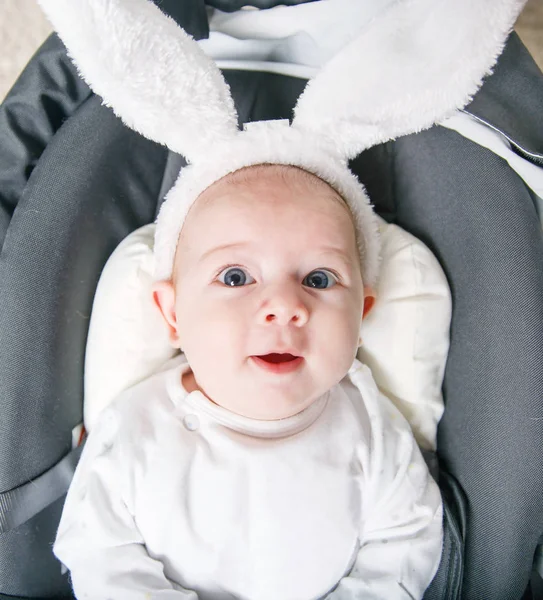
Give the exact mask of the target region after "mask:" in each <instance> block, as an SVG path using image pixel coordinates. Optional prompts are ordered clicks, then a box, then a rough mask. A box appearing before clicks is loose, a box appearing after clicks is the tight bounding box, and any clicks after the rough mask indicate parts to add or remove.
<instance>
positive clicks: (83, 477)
mask: <svg viewBox="0 0 543 600" xmlns="http://www.w3.org/2000/svg"><path fill="white" fill-rule="evenodd" d="M120 445H121V444H120V440H119V431H118V420H117V415H116V413H114V412H113V411H112V410H111V409H106V411H105V413H104V414H103V415H102V416H101V418H100V419H99V420H98V422H97V424H96V425H95V428H94V429H93V431H92V433H91V434H90V435H89V438H88V440H87V443H86V446H85V448H84V450H83V453H82V456H81V460H80V463H79V465H78V467H77V469H76V473H75V476H74V479H73V482H72V485H71V486H70V489H69V491H68V496H67V498H66V503H65V505H64V511H63V513H62V519H61V522H60V527H59V530H58V533H57V539H56V541H55V545H54V553H55V554H56V556H57V557H58V558H59V560H60V561H61V562H62V563H63V564H64V565H65V566H66V567H67V568H68V569H69V570H70V572H71V577H72V585H73V588H74V592H75V594H76V597H77V598H78V599H79V600H80V599H83V598H89V599H91V600H106V599H110V598H115V599H117V598H119V599H120V598H122V599H123V600H139V599H140V598H141V600H144V599H145V600H151V599H152V600H155V599H156V600H174V599H175V600H197V595H196V594H195V593H194V592H191V591H188V590H184V589H183V588H181V587H180V586H179V585H176V584H174V583H173V582H171V581H169V580H168V579H167V578H166V576H165V575H164V570H163V565H162V563H161V562H160V561H158V560H154V559H153V558H151V557H150V556H149V554H148V553H147V550H146V548H145V543H144V541H143V539H142V537H141V534H140V532H139V531H138V528H137V527H136V525H135V523H134V519H133V517H132V515H131V514H130V511H129V510H128V508H127V506H126V503H125V501H124V499H123V491H124V489H125V482H126V481H127V480H128V477H129V475H128V474H127V472H126V468H127V467H126V465H124V464H122V463H121V458H120V453H121V450H120V448H119V446H120ZM157 510H160V507H157Z"/></svg>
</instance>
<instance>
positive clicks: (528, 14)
mask: <svg viewBox="0 0 543 600" xmlns="http://www.w3.org/2000/svg"><path fill="white" fill-rule="evenodd" d="M74 1H77V0H74ZM179 1H180V2H183V1H184V0H179ZM516 29H517V31H518V33H519V35H520V37H521V38H522V40H523V41H524V43H525V44H526V46H527V47H528V49H529V50H530V52H531V53H532V55H533V56H534V58H535V59H536V61H537V62H538V64H539V66H540V68H541V69H542V70H543V0H529V2H528V4H527V5H526V8H525V9H524V11H523V13H522V15H521V16H520V18H519V20H518V22H517V27H516ZM49 33H50V27H49V24H48V23H47V21H46V20H45V18H44V17H43V16H42V14H41V12H40V9H39V8H38V7H37V5H36V0H0V100H1V99H3V98H4V96H5V95H6V94H7V92H8V91H9V89H10V88H11V86H12V85H13V82H14V81H15V79H16V78H17V76H18V74H19V73H20V72H21V70H22V69H23V68H24V66H25V65H26V63H27V62H28V61H29V59H30V57H31V56H32V54H33V53H34V52H35V51H36V49H37V48H38V47H39V45H40V44H41V43H42V42H43V40H44V39H45V38H46V37H47V35H48V34H49Z"/></svg>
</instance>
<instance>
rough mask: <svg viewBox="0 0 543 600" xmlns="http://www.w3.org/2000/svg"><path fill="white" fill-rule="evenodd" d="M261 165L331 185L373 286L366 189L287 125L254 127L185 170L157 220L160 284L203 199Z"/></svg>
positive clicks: (374, 226) (372, 226) (373, 236)
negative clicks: (348, 216)
mask: <svg viewBox="0 0 543 600" xmlns="http://www.w3.org/2000/svg"><path fill="white" fill-rule="evenodd" d="M262 163H270V164H280V165H294V166H298V167H301V168H303V169H305V170H307V171H309V172H311V173H313V174H315V175H317V176H318V177H320V178H321V179H323V180H324V181H326V182H327V183H328V184H330V185H331V186H332V187H333V188H334V189H335V190H336V191H337V192H338V193H339V194H340V195H341V196H342V197H343V199H344V200H345V201H346V202H347V204H348V206H349V208H350V210H351V213H352V214H353V217H354V221H355V225H356V229H357V242H358V248H359V252H360V261H361V266H362V278H363V280H364V282H365V283H366V284H367V285H370V286H374V285H375V283H376V280H377V273H378V265H379V237H378V223H377V220H376V216H375V214H374V212H373V210H372V208H371V205H370V203H369V199H368V196H367V195H366V192H365V190H364V187H363V186H362V185H361V184H360V182H359V181H358V179H357V178H356V176H355V175H353V173H352V172H351V171H350V170H349V168H348V166H347V163H346V162H345V161H344V160H343V159H342V157H341V156H339V155H337V154H336V155H334V153H333V152H332V151H331V150H330V148H326V147H323V146H322V144H321V142H320V140H319V138H317V137H314V138H313V136H310V135H307V134H306V133H304V132H301V131H299V130H297V129H295V128H293V127H289V126H288V124H287V125H286V126H285V125H284V122H282V121H267V122H259V123H252V124H251V127H249V128H248V129H247V131H244V132H240V134H239V135H237V136H236V138H235V139H232V140H231V141H229V142H228V143H226V144H225V145H224V147H222V146H221V145H220V144H217V145H215V146H214V147H213V148H210V151H209V153H208V156H207V161H205V162H199V163H198V164H193V165H190V166H188V167H185V168H184V169H182V171H181V174H180V176H179V178H178V179H177V181H176V183H175V185H174V186H173V188H172V189H171V190H170V191H169V193H168V195H167V196H166V200H165V202H164V204H163V205H162V209H161V211H160V213H159V215H158V219H157V229H156V239H155V261H156V262H155V277H156V279H158V280H160V279H170V278H171V275H172V268H173V262H174V257H175V250H176V248H177V241H178V238H179V234H180V232H181V228H182V226H183V222H184V221H185V218H186V216H187V214H188V211H189V209H190V207H191V206H192V204H193V203H194V201H195V200H196V199H197V198H198V196H199V195H200V194H201V193H202V192H203V191H204V190H205V189H206V188H208V187H209V186H210V185H211V184H213V183H215V182H216V181H218V180H219V179H221V178H222V177H224V176H225V175H227V174H228V173H232V172H234V171H237V170H239V169H241V168H243V167H246V166H250V165H257V164H262Z"/></svg>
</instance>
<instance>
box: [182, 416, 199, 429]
mask: <svg viewBox="0 0 543 600" xmlns="http://www.w3.org/2000/svg"><path fill="white" fill-rule="evenodd" d="M183 423H184V425H185V427H186V428H187V429H188V430H189V431H196V430H197V429H198V427H200V419H199V418H198V417H197V416H196V415H187V416H186V417H185V418H184V419H183Z"/></svg>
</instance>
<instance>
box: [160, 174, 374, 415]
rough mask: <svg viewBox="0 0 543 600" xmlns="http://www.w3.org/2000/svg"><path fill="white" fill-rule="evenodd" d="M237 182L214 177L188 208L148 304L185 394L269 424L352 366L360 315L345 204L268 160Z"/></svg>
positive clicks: (236, 176)
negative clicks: (181, 365)
mask: <svg viewBox="0 0 543 600" xmlns="http://www.w3.org/2000/svg"><path fill="white" fill-rule="evenodd" d="M242 179H243V181H240V174H239V173H238V174H234V176H228V177H226V178H224V179H222V180H221V181H219V182H217V183H216V184H214V185H213V186H211V187H210V188H208V189H207V190H206V191H205V192H204V193H203V194H202V195H201V196H200V197H199V199H198V200H197V202H196V203H195V204H194V205H193V207H192V208H191V210H190V212H189V214H188V216H187V219H186V221H185V223H184V225H183V229H182V233H181V237H180V241H179V246H178V249H177V255H176V262H175V276H174V282H175V283H162V284H159V285H158V286H157V288H156V289H157V292H156V293H155V300H156V302H157V304H158V305H159V307H160V308H161V310H162V313H163V314H164V316H165V318H166V320H167V321H168V323H169V326H170V332H171V339H172V343H174V345H178V346H179V347H181V348H182V349H183V351H184V352H185V355H186V358H187V360H188V362H189V364H190V366H191V369H192V373H193V376H189V377H188V378H186V380H184V384H185V386H186V387H187V389H188V390H189V391H192V390H194V389H200V390H201V391H202V392H203V393H204V394H205V395H206V396H207V397H209V398H210V399H211V400H212V401H213V402H215V403H216V404H219V405H221V406H223V407H225V408H227V409H229V410H231V411H233V412H235V413H238V414H241V415H244V416H248V417H252V418H257V419H266V420H272V419H281V418H285V417H288V416H291V415H294V414H296V413H298V412H300V411H301V410H303V409H304V408H307V407H308V406H309V405H310V404H311V403H312V402H313V401H314V400H316V399H317V398H318V397H319V396H321V395H322V394H323V393H324V392H326V391H327V390H328V389H329V388H330V387H332V386H333V385H334V384H336V383H337V382H339V381H340V380H341V379H342V378H343V377H344V376H345V374H346V372H347V371H348V369H349V368H350V366H351V364H352V362H353V359H354V357H355V354H356V349H357V346H358V335H359V329H360V323H361V320H362V315H363V311H364V288H363V284H362V279H361V275H360V265H359V255H358V250H357V246H356V238H355V231H354V226H353V223H352V221H351V216H350V213H349V210H348V208H347V206H346V205H345V203H344V202H343V200H342V199H341V198H340V197H339V196H338V195H337V194H336V193H335V192H334V191H333V190H332V188H330V187H329V186H328V185H327V184H325V183H324V182H322V181H320V180H319V179H317V178H315V177H313V176H310V175H308V174H305V173H302V172H300V171H299V170H298V169H295V168H288V167H287V168H284V167H275V166H266V167H252V168H250V169H246V170H244V172H243V177H242ZM281 355H282V356H281ZM289 355H291V356H292V357H296V358H294V359H291V356H289ZM289 358H290V360H288V361H286V362H277V361H284V360H285V359H289Z"/></svg>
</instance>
